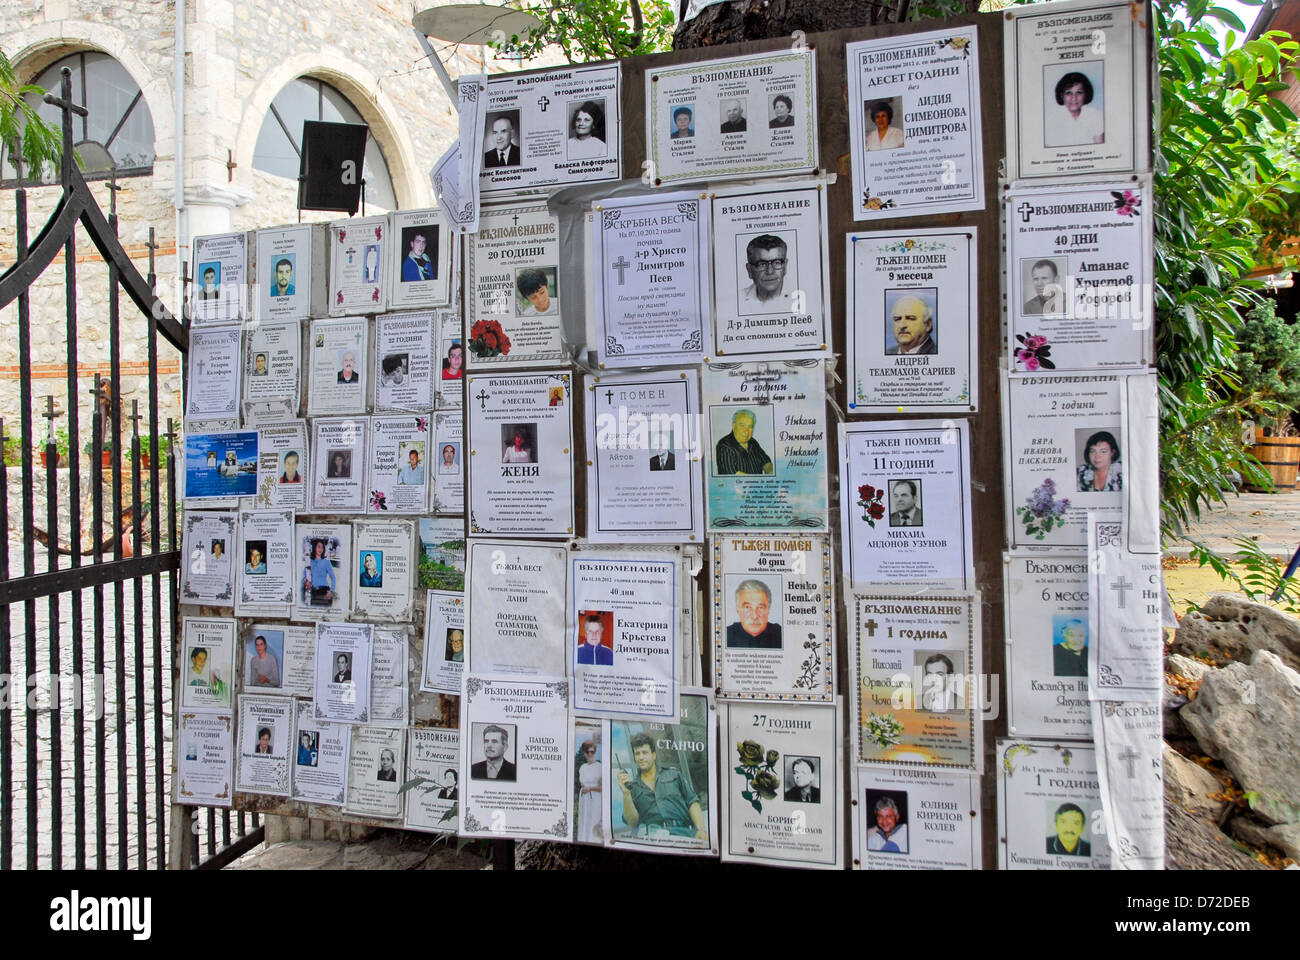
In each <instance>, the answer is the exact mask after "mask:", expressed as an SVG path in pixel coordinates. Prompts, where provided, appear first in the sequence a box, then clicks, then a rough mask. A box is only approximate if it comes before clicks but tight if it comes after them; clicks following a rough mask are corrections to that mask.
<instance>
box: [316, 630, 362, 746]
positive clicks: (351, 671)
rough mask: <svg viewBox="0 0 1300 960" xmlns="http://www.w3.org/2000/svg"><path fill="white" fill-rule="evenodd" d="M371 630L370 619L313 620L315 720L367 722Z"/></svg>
mask: <svg viewBox="0 0 1300 960" xmlns="http://www.w3.org/2000/svg"><path fill="white" fill-rule="evenodd" d="M374 630H375V628H374V627H373V626H372V625H371V624H369V623H318V624H316V688H315V691H314V693H313V696H312V700H313V702H314V704H315V710H316V713H315V717H316V719H317V720H333V721H335V722H337V723H369V722H370V664H371V654H372V652H373V650H374Z"/></svg>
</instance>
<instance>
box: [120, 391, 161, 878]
mask: <svg viewBox="0 0 1300 960" xmlns="http://www.w3.org/2000/svg"><path fill="white" fill-rule="evenodd" d="M115 452H116V451H115ZM131 452H132V454H133V455H134V456H135V458H136V459H135V463H136V465H137V466H138V465H139V462H140V459H139V458H140V401H138V400H132V401H131ZM141 532H142V531H141V523H140V471H139V470H138V469H132V471H131V547H132V549H131V555H132V556H134V557H138V556H140V555H141V554H142V553H143V551H144V543H143V542H142V537H141V536H140V534H141ZM131 589H132V594H133V595H132V599H133V600H134V601H135V671H134V672H135V773H136V777H135V800H136V810H135V818H136V833H137V834H138V836H139V846H138V847H137V861H138V863H139V866H140V869H141V870H147V869H148V868H149V801H148V780H149V766H148V763H147V761H146V757H145V709H144V708H145V702H146V701H145V698H144V618H143V616H142V613H143V612H144V580H143V579H142V578H141V577H134V578H133V579H132V581H131ZM161 709H162V704H161V703H157V702H155V704H154V711H155V712H157V711H158V710H161ZM156 746H157V747H158V748H160V749H161V747H162V743H161V742H159V743H157V744H156Z"/></svg>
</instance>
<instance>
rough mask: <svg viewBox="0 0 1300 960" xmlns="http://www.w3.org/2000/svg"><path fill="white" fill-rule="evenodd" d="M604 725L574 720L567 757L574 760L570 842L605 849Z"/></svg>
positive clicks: (589, 718) (593, 720)
mask: <svg viewBox="0 0 1300 960" xmlns="http://www.w3.org/2000/svg"><path fill="white" fill-rule="evenodd" d="M607 739H608V737H606V736H605V722H604V721H602V720H599V719H597V718H596V717H580V716H576V715H575V716H573V717H572V718H571V719H570V723H569V751H570V753H569V755H570V756H571V757H573V823H574V830H573V842H574V843H586V844H593V845H595V846H604V845H605V836H606V831H605V819H604V817H605V803H604V798H605V790H604V783H605V758H606V755H607V751H606V748H605V742H606V740H607Z"/></svg>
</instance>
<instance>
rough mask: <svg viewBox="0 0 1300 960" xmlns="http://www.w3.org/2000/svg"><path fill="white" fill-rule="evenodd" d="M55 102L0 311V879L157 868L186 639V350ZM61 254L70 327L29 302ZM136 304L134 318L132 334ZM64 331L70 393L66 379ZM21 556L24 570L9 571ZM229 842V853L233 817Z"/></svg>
mask: <svg viewBox="0 0 1300 960" xmlns="http://www.w3.org/2000/svg"><path fill="white" fill-rule="evenodd" d="M46 101H47V102H48V103H51V104H54V105H55V106H57V107H59V108H60V110H61V111H62V116H63V153H62V158H61V169H60V183H61V185H62V195H61V196H60V198H59V201H58V203H57V205H56V206H55V208H54V210H53V212H52V214H51V216H50V218H49V220H48V222H47V223H46V224H45V226H44V227H43V228H42V229H41V231H40V233H39V234H37V235H36V237H35V238H34V239H32V240H31V241H30V243H29V240H28V223H27V218H28V210H27V204H28V197H27V191H26V190H25V189H23V187H22V168H21V165H20V164H21V159H20V158H19V157H18V156H17V155H16V153H15V156H14V160H15V161H16V162H17V163H18V164H19V166H18V182H19V186H18V188H17V189H16V190H15V193H14V204H15V206H14V209H15V225H16V257H15V262H14V264H13V265H12V266H11V267H10V268H9V269H8V270H6V271H5V272H4V273H3V274H2V275H0V309H4V308H5V307H7V306H8V305H9V304H11V303H15V302H16V307H17V325H16V326H17V359H18V368H19V369H18V373H19V396H18V403H17V409H16V410H14V409H12V404H11V406H10V409H5V410H3V419H2V420H0V441H2V442H0V447H2V448H3V450H4V454H5V455H4V457H3V459H0V489H3V493H4V497H5V501H4V510H3V512H2V513H0V684H3V686H0V694H3V701H4V702H3V704H2V706H3V709H0V869H5V870H7V869H12V868H15V867H23V866H26V867H27V868H29V869H32V868H50V869H60V868H63V867H76V868H78V869H87V868H89V869H94V868H99V869H109V868H137V869H147V868H163V867H165V866H166V865H167V862H168V846H169V841H168V810H169V792H170V791H169V780H170V770H171V762H170V760H171V758H170V748H171V744H170V731H171V729H172V718H171V716H170V710H171V703H172V690H173V689H174V678H175V662H174V660H175V654H174V637H175V636H176V634H177V630H176V626H177V624H178V622H179V612H178V611H179V607H178V601H177V575H178V570H179V563H180V544H179V542H178V540H177V524H178V509H179V504H178V502H177V499H176V491H177V476H176V472H177V470H178V469H180V468H178V466H177V464H176V459H175V457H174V456H172V455H171V452H172V444H173V442H174V441H175V442H177V447H176V449H177V450H179V435H178V430H177V429H176V428H177V425H178V424H179V418H180V415H181V414H180V411H181V409H182V408H181V406H180V400H179V397H178V396H171V395H168V396H163V397H160V395H159V388H160V382H161V381H160V364H161V365H166V366H167V367H168V368H169V369H171V368H173V367H174V369H175V372H176V373H177V374H178V375H179V377H180V378H181V382H182V384H183V378H184V375H185V352H186V347H187V343H188V333H187V329H186V326H185V325H184V324H183V323H182V322H181V321H178V320H177V319H176V317H175V316H174V315H173V314H172V312H171V311H170V310H168V309H167V307H166V306H165V305H164V304H163V302H162V300H161V299H159V297H158V296H157V294H156V292H155V285H156V275H155V272H154V251H155V249H156V245H155V243H154V232H153V230H152V229H151V230H150V231H149V272H148V276H147V277H143V276H141V275H140V272H139V271H138V270H137V269H136V267H135V265H134V264H133V263H132V261H131V259H130V257H129V256H128V255H127V253H126V251H125V250H124V249H123V247H122V245H121V243H120V242H119V240H118V232H117V228H118V223H117V213H116V208H117V199H116V190H117V187H116V183H115V182H114V183H113V184H112V185H111V186H110V196H111V198H112V199H111V200H110V205H109V207H110V212H109V214H108V216H107V217H105V215H104V213H103V211H102V210H101V209H100V207H99V205H98V203H97V201H96V199H95V197H94V195H93V194H92V193H91V191H90V189H89V187H88V186H87V184H86V181H85V180H84V179H83V178H82V176H81V174H80V172H79V171H78V170H77V167H76V164H75V162H74V159H73V153H72V149H73V148H72V143H73V140H72V114H73V113H78V114H83V115H84V114H85V109H84V108H82V107H79V106H76V105H74V104H73V101H72V87H71V81H70V74H69V71H68V70H66V69H65V70H64V71H63V77H62V87H61V96H60V97H54V96H52V95H49V94H47V95H46ZM78 224H80V226H81V228H82V229H83V230H84V232H85V234H86V235H87V236H88V237H89V239H90V241H91V243H92V244H93V245H94V247H95V248H96V249H97V250H98V253H99V256H100V257H101V258H102V260H103V262H104V263H105V264H106V265H107V274H108V275H107V287H108V289H107V310H106V311H104V312H100V311H99V310H96V311H95V313H96V315H95V316H93V317H90V318H87V319H86V320H84V321H83V320H82V319H81V318H79V317H78V286H77V284H78V277H77V240H78V229H77V228H78ZM60 253H62V256H63V265H64V277H63V300H64V310H63V311H62V313H63V316H62V317H61V318H57V319H56V318H54V317H52V315H51V312H50V311H49V310H48V307H44V308H42V307H35V308H34V304H33V285H35V284H37V282H38V280H40V278H41V277H42V275H43V274H45V272H46V271H47V269H48V268H51V266H52V265H53V264H54V262H55V260H56V259H57V257H58V256H59V254H60ZM51 272H53V271H51ZM49 286H50V284H48V282H47V283H46V284H45V285H44V286H43V288H42V294H43V295H44V294H48V293H50V291H49V289H48V287H49ZM123 291H125V293H126V295H127V297H128V298H129V300H130V301H131V302H132V303H133V304H134V305H135V308H136V310H134V311H128V315H127V316H126V317H125V318H123V317H122V316H121V315H120V299H121V293H122V292H123ZM43 299H44V300H46V301H48V299H49V297H48V296H44V297H43ZM60 327H62V332H63V336H64V339H65V342H66V360H65V363H66V376H62V377H60V376H58V374H55V375H54V376H53V377H52V376H51V374H50V372H49V371H50V370H51V369H56V368H58V367H59V366H60V365H59V364H57V363H54V362H51V361H53V360H54V359H56V358H55V357H52V356H51V353H52V352H59V351H61V350H62V347H58V348H57V349H56V348H54V347H52V346H51V342H52V341H56V340H57V339H58V338H57V333H58V332H59V328H60ZM92 328H93V339H94V340H96V341H97V342H99V343H103V342H104V341H106V342H107V357H106V363H105V360H104V358H102V357H101V358H100V363H99V364H88V366H101V367H102V366H106V368H107V369H106V374H107V375H106V376H104V375H102V374H101V372H99V371H98V370H96V371H95V372H93V373H90V372H88V371H87V370H83V369H82V365H81V358H80V357H79V353H80V352H81V351H80V350H79V344H80V342H81V340H82V339H83V337H86V336H87V335H88V334H91V333H92ZM34 333H38V334H39V340H40V342H39V343H34V338H33V334H34ZM124 344H125V345H126V346H127V348H128V352H129V353H131V354H133V355H136V356H138V355H139V354H140V353H141V352H142V353H143V354H144V358H145V360H146V361H147V375H146V374H145V371H144V370H142V369H140V366H134V365H132V366H133V367H134V374H129V375H124V373H123V346H124ZM141 345H143V349H142V350H141V349H140V348H141ZM57 359H63V358H61V357H60V358H57ZM137 362H138V361H137ZM141 366H143V365H141ZM128 378H133V379H134V380H135V382H136V384H137V385H138V384H139V382H140V380H141V379H143V381H144V383H145V384H146V385H147V397H146V398H144V399H143V401H142V400H141V399H138V398H137V399H133V400H132V401H131V403H130V406H129V408H128V407H126V406H125V404H124V402H123V399H122V398H123V395H124V388H126V389H131V390H134V389H135V387H134V386H132V385H130V384H127V383H125V382H124V381H125V380H127V379H128ZM60 379H62V380H63V383H62V384H60V386H62V388H63V389H62V391H60V390H59V389H58V387H57V386H56V387H54V388H52V389H50V390H49V391H48V392H47V393H45V394H44V395H43V396H42V395H40V394H37V393H36V384H37V382H38V380H44V381H45V382H49V383H52V384H58V383H59V380H60ZM142 405H143V407H144V410H143V411H141V409H140V408H141V406H142ZM161 407H166V408H167V411H166V412H170V413H171V414H172V415H171V416H164V412H163V411H162V410H160V408H161ZM41 419H44V420H45V421H46V423H45V424H44V426H43V427H42V426H38V425H37V421H39V420H41ZM87 419H88V420H89V423H88V424H87V423H86V422H85V421H86V420H87ZM142 420H143V421H144V422H145V423H146V424H147V429H146V431H142V429H141V421H142ZM61 421H62V422H61ZM87 426H88V427H89V429H88V430H87V429H86V428H87ZM38 433H43V442H41V443H36V442H34V439H35V438H36V436H37V435H38ZM124 448H125V449H124ZM83 454H84V456H83ZM65 458H66V459H65ZM182 465H183V459H182ZM182 468H183V467H182ZM15 474H17V476H15ZM87 498H88V502H87ZM87 513H88V514H89V517H88V518H87V516H86V514H87ZM87 519H88V520H89V523H88V524H87V522H86V521H87ZM11 538H12V539H11ZM19 544H21V548H20V549H21V556H12V555H11V554H13V553H14V552H15V551H16V550H17V549H18V545H19ZM87 594H89V596H87ZM192 812H193V811H190V810H186V811H185V813H184V816H183V818H182V819H183V820H184V821H185V827H186V831H185V836H186V839H187V840H188V842H185V843H183V844H182V846H183V847H184V848H185V851H184V852H185V854H186V855H185V856H183V857H182V859H183V860H184V861H186V862H189V863H193V862H197V861H198V859H199V856H198V850H199V842H200V833H202V832H204V831H203V829H202V828H203V826H204V824H203V823H202V818H198V819H193V818H192V816H191V814H192ZM222 825H223V826H224V836H223V838H222V839H223V840H224V844H227V845H228V844H229V843H230V840H231V837H230V821H229V818H228V815H227V816H223V818H222ZM191 826H193V829H190V828H191ZM206 826H207V830H206V833H207V846H208V852H209V853H210V854H211V853H216V852H217V850H216V846H217V829H218V827H217V822H216V818H215V814H213V813H211V812H210V813H209V816H208V818H207V824H206ZM243 832H244V824H243V822H242V817H241V822H240V824H239V833H241V834H242V833H243ZM172 842H173V844H174V843H175V834H173V841H172Z"/></svg>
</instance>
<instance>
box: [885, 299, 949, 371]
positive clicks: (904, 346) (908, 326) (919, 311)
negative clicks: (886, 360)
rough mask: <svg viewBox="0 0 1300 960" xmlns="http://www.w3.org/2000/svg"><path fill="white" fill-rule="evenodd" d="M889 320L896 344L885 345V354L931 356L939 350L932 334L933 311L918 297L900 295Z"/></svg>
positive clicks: (892, 355)
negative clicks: (892, 327) (892, 326)
mask: <svg viewBox="0 0 1300 960" xmlns="http://www.w3.org/2000/svg"><path fill="white" fill-rule="evenodd" d="M890 320H891V322H892V323H893V325H894V342H895V344H896V346H892V347H886V348H885V355H886V356H890V357H898V356H933V355H935V354H936V353H938V352H939V345H938V344H937V343H935V341H934V336H933V334H934V313H933V312H932V311H931V310H930V306H929V304H927V303H926V302H925V301H924V300H922V299H921V298H920V297H900V298H899V300H898V302H897V303H896V304H894V309H893V311H891V313H890Z"/></svg>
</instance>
